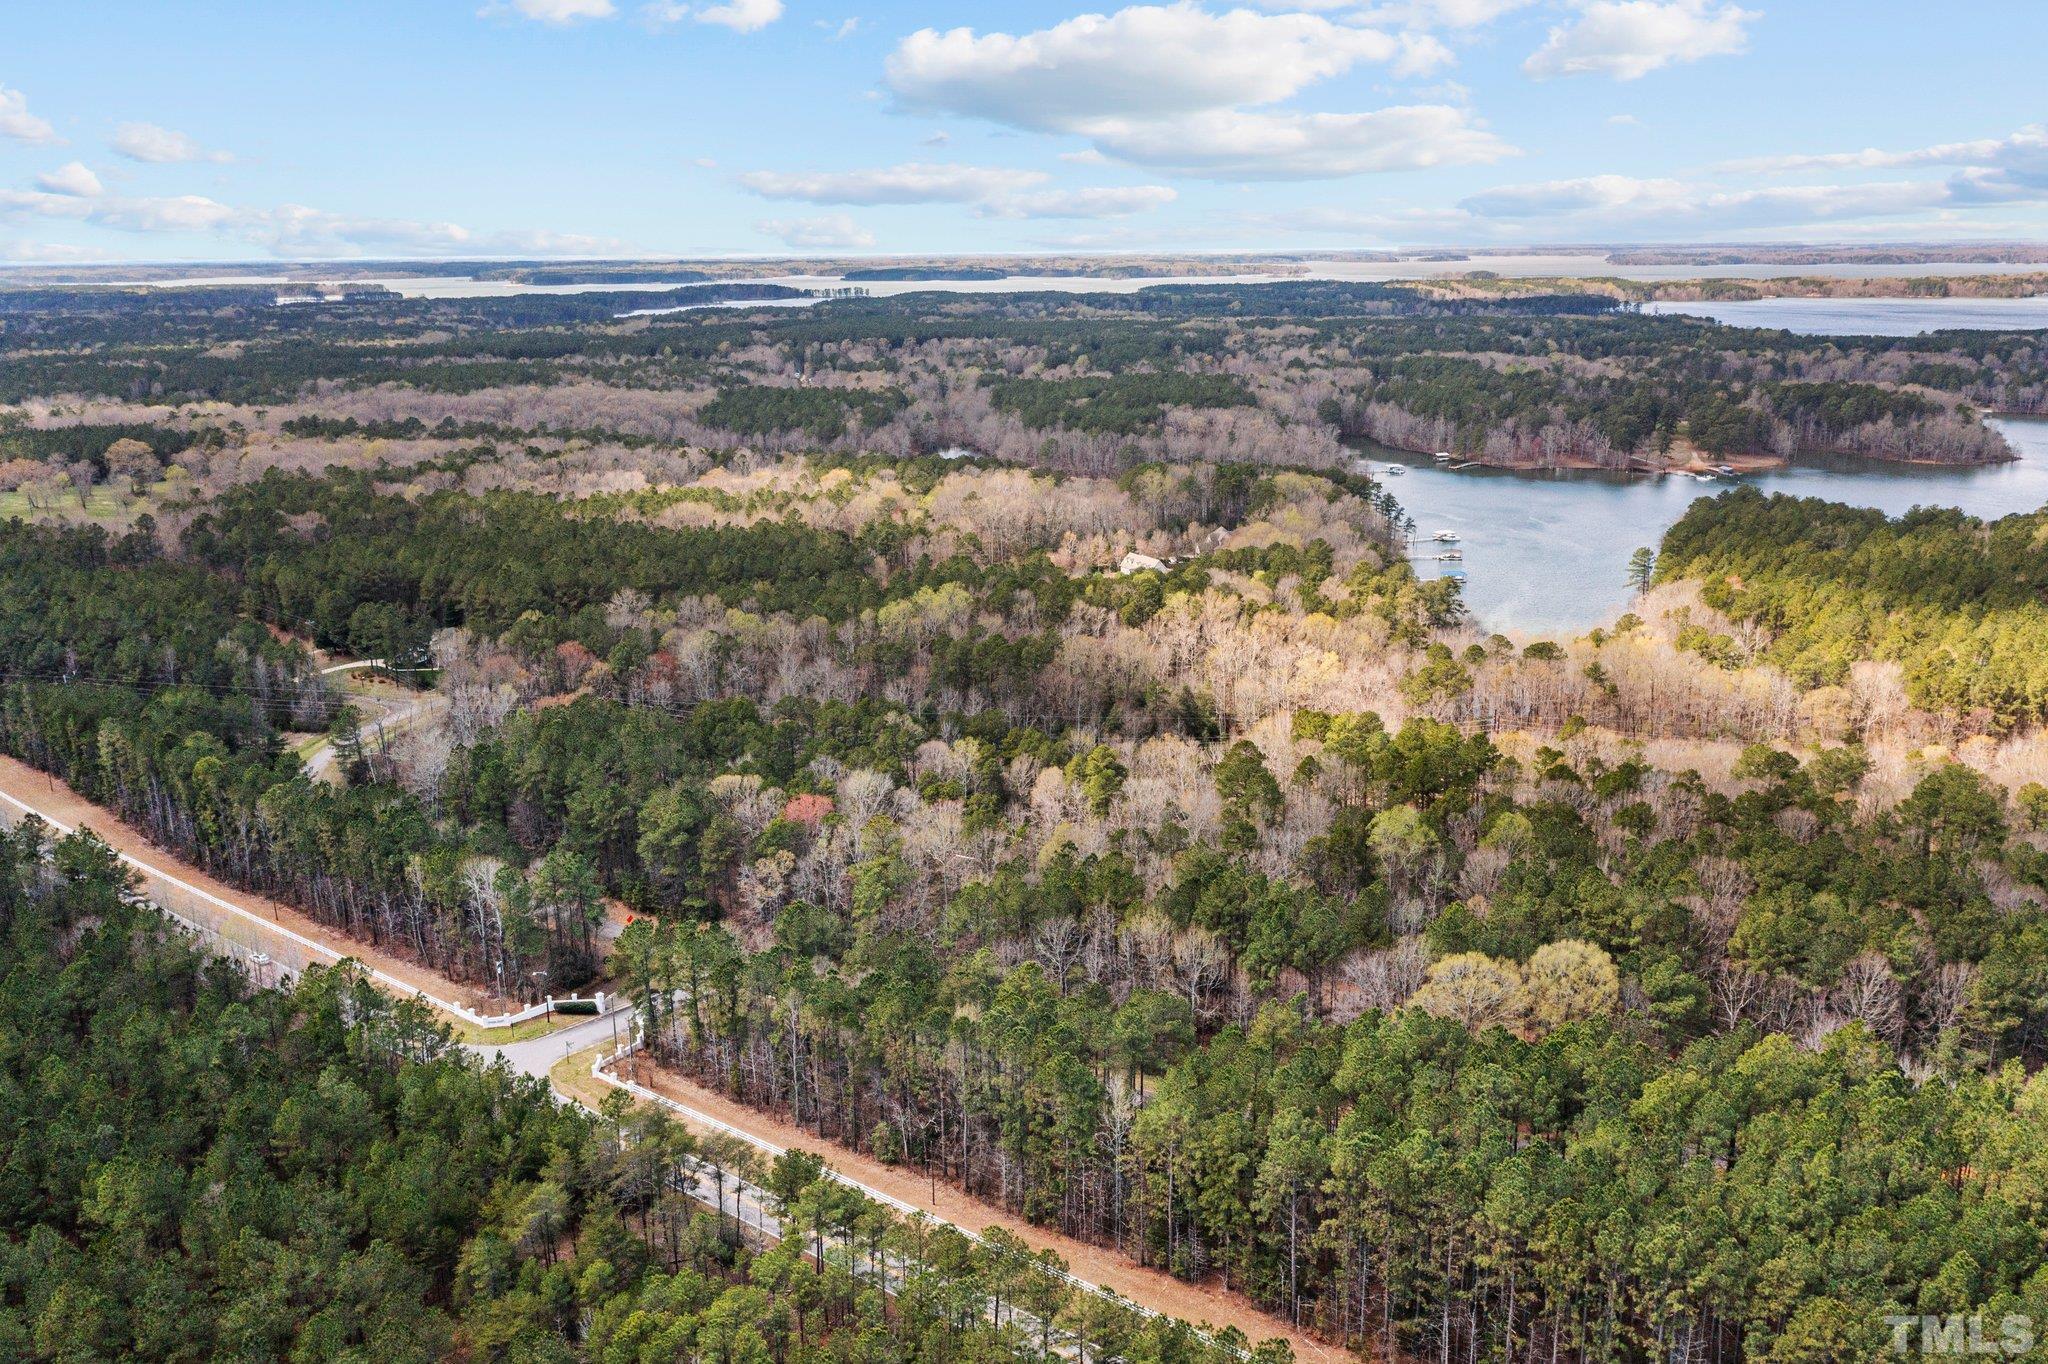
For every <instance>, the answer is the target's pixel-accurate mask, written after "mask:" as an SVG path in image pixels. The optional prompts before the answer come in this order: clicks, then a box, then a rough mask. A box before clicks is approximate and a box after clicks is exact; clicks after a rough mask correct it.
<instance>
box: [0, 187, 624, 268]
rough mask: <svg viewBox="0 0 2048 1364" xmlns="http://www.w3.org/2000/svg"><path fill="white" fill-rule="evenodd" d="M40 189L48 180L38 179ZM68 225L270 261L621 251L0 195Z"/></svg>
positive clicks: (291, 209) (63, 195) (212, 208)
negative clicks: (211, 241) (206, 239)
mask: <svg viewBox="0 0 2048 1364" xmlns="http://www.w3.org/2000/svg"><path fill="white" fill-rule="evenodd" d="M44 179H45V181H47V180H48V179H49V177H44ZM7 219H13V220H33V219H44V220H50V221H70V222H77V223H83V224H85V225H87V226H90V227H100V228H109V229H112V230H115V231H119V232H132V233H139V234H196V235H211V236H217V237H221V238H223V239H228V240H233V241H236V242H241V243H247V244H253V245H256V246H260V247H263V248H265V249H267V250H269V251H271V252H273V253H275V254H278V255H289V256H330V255H339V256H346V255H358V254H363V253H366V252H375V253H407V254H417V255H461V254H466V255H501V254H518V255H579V256H590V255H601V254H613V253H617V252H619V251H622V250H624V249H625V244H624V243H621V242H618V241H615V240H612V239H609V238H602V237H587V236H577V235H571V234H565V233H556V232H547V231H507V232H476V231H472V230H471V229H469V228H466V227H463V226H461V225H460V224H458V223H433V222H418V221H413V220H410V219H403V218H365V217H358V216H355V215H351V214H345V213H332V212H328V211H325V210H322V209H315V208H308V207H306V206H305V205H303V204H281V205H278V206H277V207H274V208H247V207H237V206H235V205H232V204H223V203H221V202H219V201H218V200H214V199H209V198H207V197H205V196H204V195H199V194H180V195H157V196H126V195H113V194H106V193H104V192H100V193H94V194H90V195H88V194H85V193H81V192H77V191H75V190H74V191H67V192H53V191H52V190H50V189H49V188H47V187H45V188H43V189H35V190H0V220H7Z"/></svg>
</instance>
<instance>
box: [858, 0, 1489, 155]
mask: <svg viewBox="0 0 2048 1364" xmlns="http://www.w3.org/2000/svg"><path fill="white" fill-rule="evenodd" d="M1449 59H1450V53H1449V50H1448V49H1446V48H1445V47H1444V46H1443V44H1442V43H1440V42H1439V41H1438V40H1437V39H1435V38H1432V37H1429V36H1428V35H1426V34H1415V33H1404V34H1401V35H1399V36H1393V35H1389V34H1387V33H1383V32H1381V31H1379V30H1377V29H1371V28H1363V27H1360V26H1358V25H1355V24H1346V23H1335V22H1332V21H1331V20H1329V19H1326V18H1323V17H1321V16H1320V15H1316V14H1305V13H1298V12H1297V13H1287V14H1260V13H1256V12H1254V11H1251V10H1243V9H1239V10H1231V11H1229V12H1228V13H1224V14H1212V13H1210V12H1208V11H1206V10H1203V9H1201V8H1199V7H1197V6H1195V5H1193V4H1190V3H1179V4H1172V5H1140V6H1132V7H1130V8H1126V9H1122V10H1118V11H1117V12H1116V13H1114V14H1109V15H1102V14H1084V15H1081V16H1079V17H1077V18H1073V19H1069V20H1066V21H1065V22H1064V23H1060V24H1056V25H1054V26H1053V27H1051V28H1048V29H1043V30H1040V31H1038V32H1034V33H1025V34H1021V35H1015V34H1007V33H985V34H978V33H976V32H975V31H974V30H972V29H967V28H957V29H952V30H950V31H947V32H940V31H938V30H936V29H924V30H921V31H919V32H917V33H913V34H911V35H910V36H909V37H908V38H906V39H904V40H903V42H902V43H901V44H899V45H898V47H897V48H896V50H895V52H893V53H892V54H891V55H890V57H889V61H888V82H889V87H890V89H891V90H892V91H894V92H895V94H896V96H897V98H898V99H899V100H900V101H901V102H902V103H903V104H904V105H905V106H907V107H909V108H913V109H924V110H937V111H943V112H947V113H953V114H963V115H966V116H969V117H973V118H980V119H986V120H988V121H989V122H992V123H998V124H1002V125H1004V126H1007V127H1011V128H1018V129H1022V130H1025V131H1029V132H1043V133H1066V134H1073V135H1078V136H1081V137H1085V138H1087V139H1088V140H1089V141H1090V142H1091V143H1093V144H1094V151H1095V153H1096V154H1097V155H1099V156H1107V157H1113V158H1115V159H1117V160H1121V161H1126V162H1130V163H1133V164H1137V165H1143V166H1152V167H1158V168H1160V169H1165V170H1172V171H1175V172H1177V173H1180V174H1185V175H1195V176H1208V177H1213V178H1216V179H1224V180H1241V179H1248V178H1252V179H1274V178H1295V179H1311V178H1320V177H1328V176H1343V175H1357V174H1362V173H1365V172H1368V171H1379V170H1406V169H1413V168H1417V167H1422V166H1434V165H1449V164H1462V163H1470V162H1474V161H1491V160H1494V159H1497V158H1499V157H1501V156H1505V155H1508V154H1510V153H1511V151H1512V150H1513V149H1512V148H1510V147H1509V146H1508V145H1507V144H1506V143H1505V142H1502V141H1501V140H1500V139H1499V138H1497V137H1495V136H1494V135H1493V134H1491V133H1488V132H1486V131H1484V129H1483V128H1482V127H1481V126H1480V125H1479V124H1477V123H1476V122H1475V121H1473V120H1472V119H1471V118H1470V117H1469V116H1468V115H1467V114H1465V113H1464V112H1463V111H1460V110H1455V109H1450V108H1447V107H1443V106H1436V105H1417V106H1408V107H1400V108H1392V109H1383V110H1379V111H1376V112H1372V113H1357V114H1350V113H1316V114H1308V113H1297V112H1292V111H1287V110H1273V109H1268V108H1265V107H1264V106H1270V105H1274V104H1277V103H1279V102H1280V101H1282V100H1285V99H1288V98H1290V97H1292V96H1294V95H1296V94H1299V93H1300V92H1301V91H1303V90H1304V89H1306V88H1308V87H1309V86H1310V85H1313V84H1315V83H1316V82H1318V81H1322V80H1327V79H1329V78H1331V77H1333V76H1339V75H1342V74H1344V73H1345V72H1348V71H1350V70H1351V69H1352V68H1354V67H1356V66H1358V65H1360V64H1361V63H1370V64H1378V65H1384V66H1388V67H1390V68H1391V69H1392V70H1393V72H1394V73H1395V74H1396V75H1415V74H1420V73H1422V72H1425V71H1428V70H1431V69H1434V68H1435V67H1437V66H1439V65H1441V64H1442V63H1444V62H1446V61H1448V60H1449ZM1068 157H1069V159H1074V154H1072V153H1069V154H1068Z"/></svg>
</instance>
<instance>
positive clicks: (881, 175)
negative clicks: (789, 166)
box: [740, 161, 1179, 221]
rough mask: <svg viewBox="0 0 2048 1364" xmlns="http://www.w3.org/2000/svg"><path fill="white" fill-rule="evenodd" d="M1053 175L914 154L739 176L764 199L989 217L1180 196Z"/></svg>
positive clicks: (1062, 213)
mask: <svg viewBox="0 0 2048 1364" xmlns="http://www.w3.org/2000/svg"><path fill="white" fill-rule="evenodd" d="M1049 179H1051V177H1050V176H1048V175H1047V174H1046V173H1045V172H1044V171H1035V170H1012V169H1008V168H1005V167H999V166H962V165H947V164H935V163H930V162H917V161H913V162H906V163H904V164H903V165H899V166H885V167H881V168H878V169H875V170H856V171H820V172H797V173H791V172H784V171H750V172H748V173H747V174H745V175H742V176H741V177H740V183H741V184H742V185H744V186H745V187H746V188H748V189H750V190H752V191H753V192H754V193H756V194H758V195H760V196H761V197H762V198H764V199H793V200H801V201H803V202H805V203H812V204H858V205H862V206H865V207H873V206H875V205H878V204H965V205H968V206H969V207H971V208H973V210H974V212H975V214H976V216H978V217H983V218H1118V217H1123V216H1126V215H1128V214H1132V213H1143V212H1145V211H1147V210H1148V209H1155V208H1159V207H1162V206H1164V205H1166V204H1169V203H1172V202H1173V201H1174V200H1175V199H1176V198H1178V197H1179V196H1178V195H1177V194H1176V193H1175V192H1174V191H1173V190H1171V189H1168V188H1167V187H1166V186H1164V185H1112V186H1102V187H1094V188H1088V189H1072V190H1061V189H1040V188H1039V187H1040V186H1042V185H1044V184H1045V182H1046V181H1047V180H1049ZM804 221H822V220H804Z"/></svg>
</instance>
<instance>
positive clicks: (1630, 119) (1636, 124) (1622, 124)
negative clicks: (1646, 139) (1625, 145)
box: [1607, 114, 1643, 128]
mask: <svg viewBox="0 0 2048 1364" xmlns="http://www.w3.org/2000/svg"><path fill="white" fill-rule="evenodd" d="M1607 121H1608V122H1609V123H1611V124H1613V125H1614V126H1615V127H1617V128H1640V127H1642V126H1643V121H1642V120H1641V119H1639V118H1637V117H1636V116H1635V115H1634V114H1609V115H1608V116H1607Z"/></svg>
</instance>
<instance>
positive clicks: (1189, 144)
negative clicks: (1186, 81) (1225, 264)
mask: <svg viewBox="0 0 2048 1364" xmlns="http://www.w3.org/2000/svg"><path fill="white" fill-rule="evenodd" d="M1096 142H1097V145H1098V146H1100V147H1101V148H1102V150H1104V151H1106V152H1108V153H1109V154H1110V155H1111V156H1114V157H1117V158H1119V159H1121V160H1124V161H1129V162H1133V163H1135V164H1138V165H1143V166H1154V167H1157V168H1159V169H1161V170H1171V171H1174V172H1176V173H1178V174H1182V175H1194V176H1206V177H1209V178H1213V179H1219V180H1313V179H1323V178H1328V177H1335V176H1344V175H1363V174H1367V173H1370V172H1373V171H1395V170H1420V169H1424V168H1426V167H1430V166H1449V165H1470V164H1473V163H1479V162H1489V161H1497V160H1499V159H1501V158H1502V157H1505V156H1511V155H1513V154H1514V148H1513V147H1511V146H1509V145H1508V144H1507V143H1506V142H1503V141H1502V140H1501V139H1500V138H1498V137H1495V136H1494V135H1493V134H1492V133H1490V132H1487V131H1486V130H1485V129H1484V128H1482V127H1480V126H1479V125H1478V124H1476V123H1475V122H1474V121H1473V120H1472V118H1471V116H1470V115H1468V114H1467V113H1466V112H1465V111H1464V110H1462V109H1457V108H1453V107H1451V106H1450V105H1444V104H1418V105H1405V106H1400V107H1396V108H1392V109H1379V110H1375V111H1374V112H1372V113H1369V114H1295V113H1262V112H1246V111H1237V110H1222V111H1217V112H1214V113H1206V114H1197V115H1191V116H1189V117H1187V118H1183V119H1177V120H1175V121H1173V122H1172V123H1129V124H1122V125H1117V126H1109V125H1105V126H1103V127H1102V128H1100V129H1098V131H1097V135H1096Z"/></svg>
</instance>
